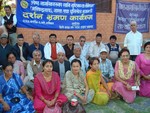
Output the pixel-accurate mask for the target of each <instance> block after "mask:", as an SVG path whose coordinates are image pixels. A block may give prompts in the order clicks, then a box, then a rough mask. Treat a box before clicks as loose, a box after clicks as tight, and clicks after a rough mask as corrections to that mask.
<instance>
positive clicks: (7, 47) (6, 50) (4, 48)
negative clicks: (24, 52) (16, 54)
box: [0, 34, 12, 74]
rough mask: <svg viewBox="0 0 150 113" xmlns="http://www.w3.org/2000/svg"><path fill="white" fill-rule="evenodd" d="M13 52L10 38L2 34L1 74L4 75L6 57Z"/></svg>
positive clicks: (0, 39) (0, 48) (0, 41)
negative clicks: (9, 42) (3, 67)
mask: <svg viewBox="0 0 150 113" xmlns="http://www.w3.org/2000/svg"><path fill="white" fill-rule="evenodd" d="M11 51H12V46H11V45H10V44H8V36H7V35H6V34H2V35H1V36H0V68H1V69H0V74H1V73H2V65H3V64H5V63H6V61H7V57H6V55H7V54H8V53H9V52H11Z"/></svg>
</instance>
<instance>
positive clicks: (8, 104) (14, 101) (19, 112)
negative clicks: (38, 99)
mask: <svg viewBox="0 0 150 113" xmlns="http://www.w3.org/2000/svg"><path fill="white" fill-rule="evenodd" d="M3 72H4V74H3V75H1V76H0V113H23V112H24V113H34V112H35V110H34V108H33V102H32V101H31V99H32V97H31V96H30V95H29V94H28V92H27V91H26V89H25V87H24V86H23V83H22V80H21V78H20V76H19V75H18V74H15V73H13V65H12V63H8V62H6V63H5V64H4V65H3ZM20 90H21V91H22V93H21V92H20Z"/></svg>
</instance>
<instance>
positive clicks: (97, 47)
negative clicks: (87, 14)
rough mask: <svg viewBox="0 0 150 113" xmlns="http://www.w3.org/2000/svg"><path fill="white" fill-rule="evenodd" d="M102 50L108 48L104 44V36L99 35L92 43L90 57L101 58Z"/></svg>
mask: <svg viewBox="0 0 150 113" xmlns="http://www.w3.org/2000/svg"><path fill="white" fill-rule="evenodd" d="M102 48H106V47H105V45H104V44H103V43H102V34H100V33H98V34H97V35H96V38H95V41H93V42H91V44H90V47H89V54H90V57H99V54H100V51H101V49H102Z"/></svg>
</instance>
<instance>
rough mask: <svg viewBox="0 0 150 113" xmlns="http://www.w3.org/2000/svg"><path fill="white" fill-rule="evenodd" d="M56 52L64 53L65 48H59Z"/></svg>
mask: <svg viewBox="0 0 150 113" xmlns="http://www.w3.org/2000/svg"><path fill="white" fill-rule="evenodd" d="M58 53H64V54H65V50H64V49H63V48H59V49H58V50H57V54H58Z"/></svg>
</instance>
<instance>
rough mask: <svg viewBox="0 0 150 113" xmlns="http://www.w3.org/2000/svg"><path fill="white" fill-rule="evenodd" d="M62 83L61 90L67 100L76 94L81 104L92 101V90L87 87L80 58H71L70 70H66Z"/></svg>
mask: <svg viewBox="0 0 150 113" xmlns="http://www.w3.org/2000/svg"><path fill="white" fill-rule="evenodd" d="M63 85H64V87H63V92H64V94H65V95H66V96H67V97H68V99H69V100H71V99H72V98H73V96H76V97H77V98H78V99H79V101H81V102H82V103H83V104H86V103H89V102H91V101H92V99H93V96H94V90H93V89H90V90H89V88H88V85H87V81H86V78H85V75H84V74H83V72H82V71H81V61H80V60H78V59H74V60H72V62H71V71H67V72H66V74H65V78H64V82H63Z"/></svg>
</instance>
